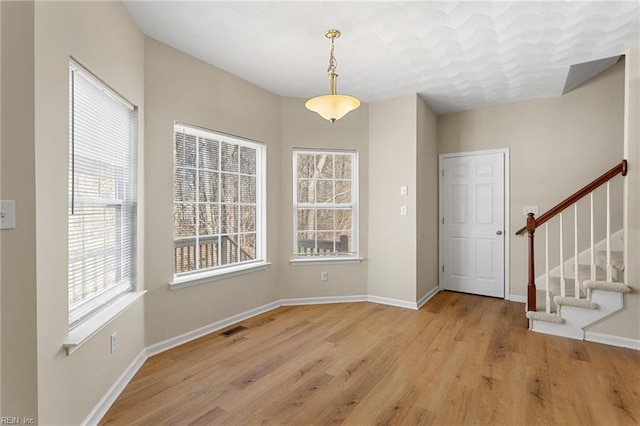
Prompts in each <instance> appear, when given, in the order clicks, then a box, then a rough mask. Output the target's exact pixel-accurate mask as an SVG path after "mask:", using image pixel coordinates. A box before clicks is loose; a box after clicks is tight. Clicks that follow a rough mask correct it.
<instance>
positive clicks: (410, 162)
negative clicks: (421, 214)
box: [367, 95, 417, 302]
mask: <svg viewBox="0 0 640 426" xmlns="http://www.w3.org/2000/svg"><path fill="white" fill-rule="evenodd" d="M416 97H417V96H416V95H408V96H402V97H398V98H393V99H388V100H385V101H380V102H375V103H372V104H370V105H369V165H368V167H369V230H368V232H369V259H368V262H367V263H368V269H369V271H368V273H369V294H370V295H373V296H379V297H387V298H391V299H397V300H402V301H406V302H415V301H416V274H417V268H416V255H415V253H416V230H417V226H416V223H417V221H416V208H417V204H416V134H417V101H416ZM402 185H407V186H408V187H409V195H407V196H401V195H400V187H401V186H402ZM401 205H406V206H407V208H408V214H407V215H406V216H401V215H400V206H401Z"/></svg>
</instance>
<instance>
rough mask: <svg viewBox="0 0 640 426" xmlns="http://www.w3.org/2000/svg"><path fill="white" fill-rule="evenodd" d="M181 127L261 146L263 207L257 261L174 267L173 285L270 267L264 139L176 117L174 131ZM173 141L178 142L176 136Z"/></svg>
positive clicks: (258, 224) (258, 164) (258, 172)
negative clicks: (192, 268)
mask: <svg viewBox="0 0 640 426" xmlns="http://www.w3.org/2000/svg"><path fill="white" fill-rule="evenodd" d="M181 127H182V128H183V129H184V128H187V129H189V130H190V132H191V133H193V134H196V135H197V136H202V137H206V138H210V137H211V135H215V136H216V137H217V138H218V139H219V140H220V141H224V142H231V143H234V144H238V145H241V146H248V147H251V148H254V147H255V145H258V146H259V147H260V148H259V153H260V161H257V162H256V177H257V176H260V177H261V178H260V185H257V190H258V194H257V199H256V201H257V203H256V206H257V207H261V208H256V237H259V238H260V244H257V243H256V257H258V259H255V260H253V261H247V262H242V263H234V264H231V265H222V266H218V267H215V268H208V269H204V270H196V271H190V272H184V273H182V274H176V273H175V271H174V272H173V274H172V276H173V280H171V281H170V282H169V288H171V289H172V290H176V289H180V288H185V287H193V286H197V285H201V284H206V283H210V282H214V281H219V280H223V279H227V278H231V277H234V276H238V275H244V274H247V273H251V272H257V271H260V270H264V269H267V268H268V267H269V265H271V262H269V261H267V197H266V193H267V164H266V162H267V146H266V145H265V144H264V143H263V142H260V141H256V140H253V139H247V138H243V137H241V136H236V135H231V134H228V133H224V132H220V131H217V130H210V129H205V128H203V127H200V126H197V125H194V124H189V123H185V122H178V121H176V122H175V123H174V132H175V131H176V129H178V128H181ZM173 143H175V140H174V142H173ZM174 161H175V158H174ZM174 173H175V164H174ZM173 203H174V204H175V200H173ZM173 241H175V236H173ZM172 244H173V242H172Z"/></svg>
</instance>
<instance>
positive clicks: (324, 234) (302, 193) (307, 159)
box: [293, 150, 358, 258]
mask: <svg viewBox="0 0 640 426" xmlns="http://www.w3.org/2000/svg"><path fill="white" fill-rule="evenodd" d="M293 165H294V166H293V167H294V176H295V184H294V187H293V200H294V211H295V214H294V242H293V249H294V256H295V257H308V258H312V257H321V256H335V257H337V256H342V257H353V256H356V255H357V235H356V230H357V226H356V219H357V185H356V182H357V173H358V167H357V155H356V153H354V152H340V151H338V152H330V151H306V150H296V151H294V161H293Z"/></svg>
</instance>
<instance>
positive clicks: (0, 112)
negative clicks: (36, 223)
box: [0, 5, 3, 415]
mask: <svg viewBox="0 0 640 426" xmlns="http://www.w3.org/2000/svg"><path fill="white" fill-rule="evenodd" d="M0 40H2V6H1V5H0ZM1 199H3V198H2V42H0V200H1ZM1 268H2V233H1V232H0V308H1V307H2V272H1ZM1 373H2V315H1V314H0V415H1V414H2V374H1Z"/></svg>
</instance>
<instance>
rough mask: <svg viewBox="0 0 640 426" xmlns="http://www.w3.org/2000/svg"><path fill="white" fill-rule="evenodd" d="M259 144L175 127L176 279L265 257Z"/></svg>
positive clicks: (203, 131) (261, 166) (261, 168)
mask: <svg viewBox="0 0 640 426" xmlns="http://www.w3.org/2000/svg"><path fill="white" fill-rule="evenodd" d="M263 151H264V145H262V144H260V143H256V142H252V141H248V140H245V139H240V138H237V137H232V136H229V135H225V134H219V133H215V132H212V131H208V130H204V129H199V128H195V127H190V126H186V125H176V126H175V127H174V155H175V169H174V186H173V187H174V219H173V237H174V270H175V275H176V277H180V276H182V277H184V276H188V275H190V274H194V273H204V274H212V275H213V274H216V273H218V272H219V271H222V270H227V269H228V267H230V266H239V267H241V266H242V265H251V264H255V263H256V262H258V261H264V216H265V214H264V208H265V207H264V203H263V201H262V198H263V191H264V189H263V185H264V176H263V174H264V167H263V158H264V152H263Z"/></svg>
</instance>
